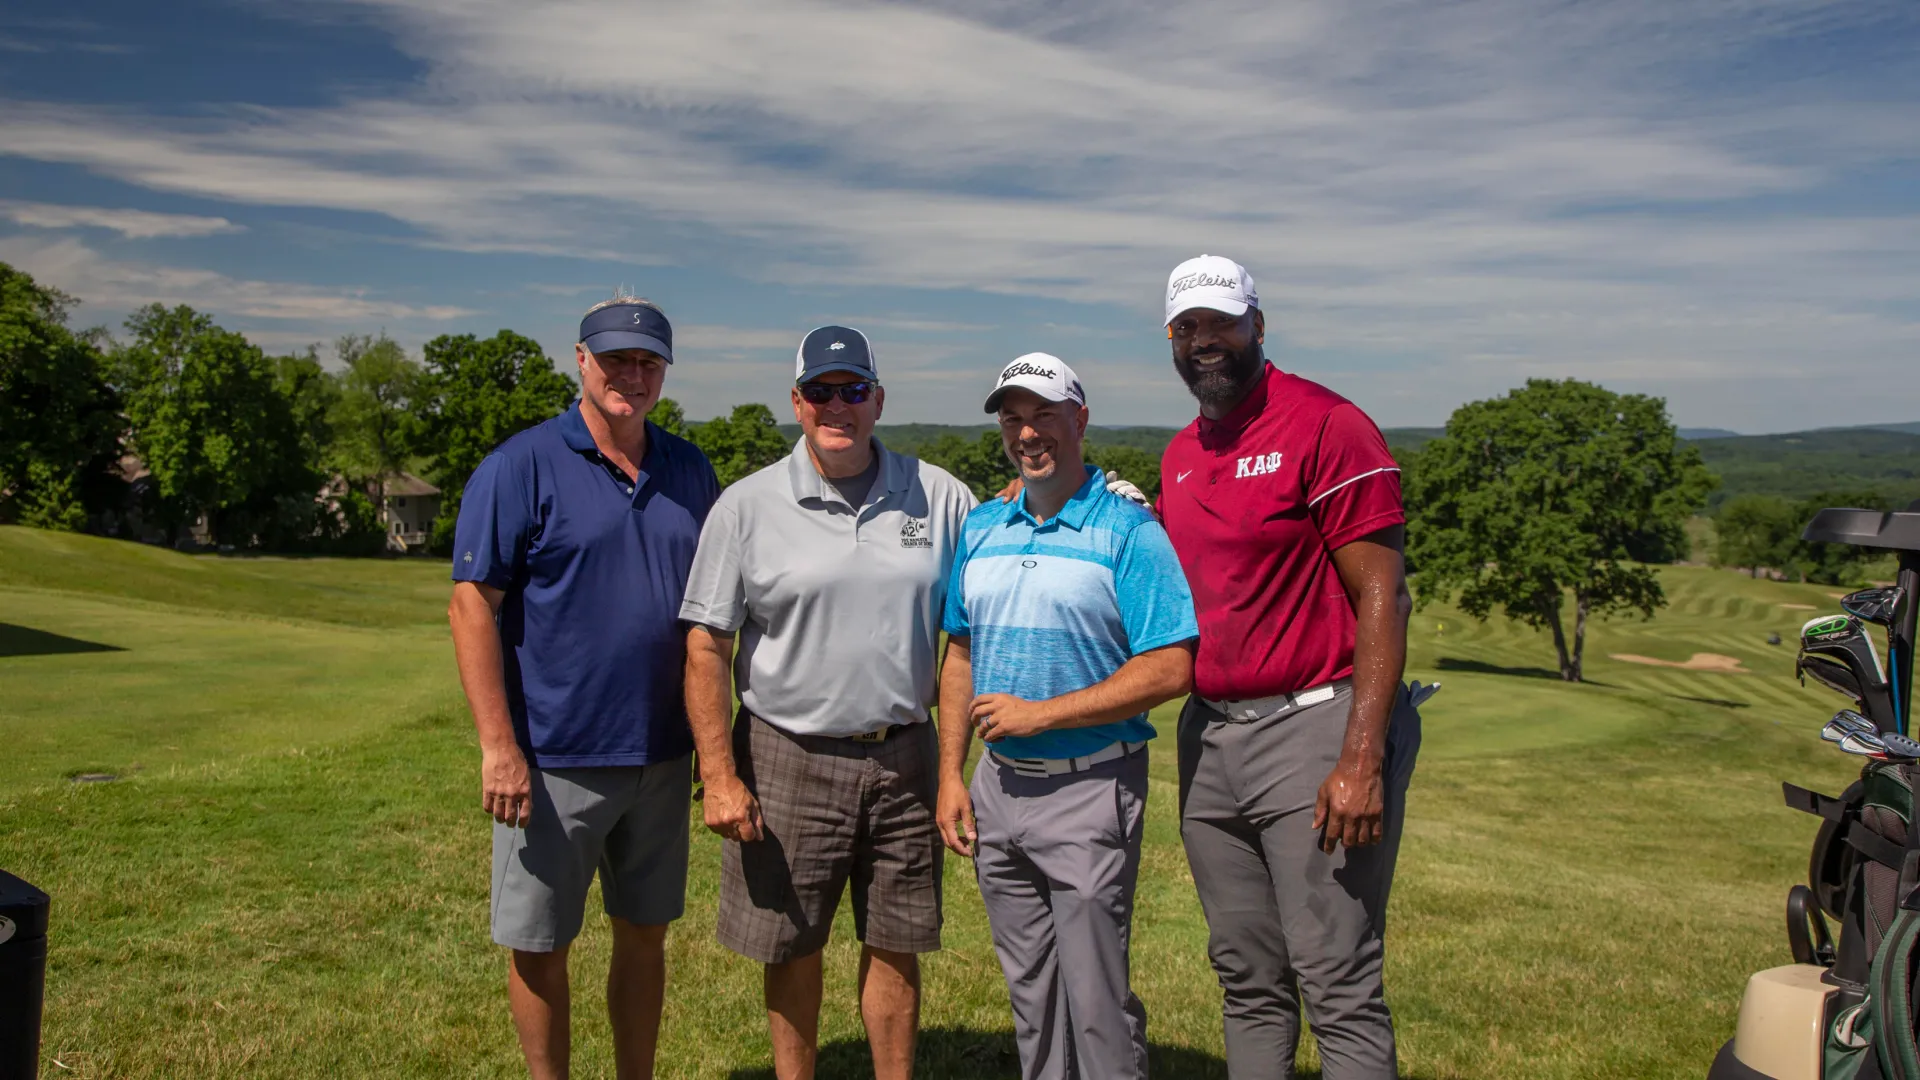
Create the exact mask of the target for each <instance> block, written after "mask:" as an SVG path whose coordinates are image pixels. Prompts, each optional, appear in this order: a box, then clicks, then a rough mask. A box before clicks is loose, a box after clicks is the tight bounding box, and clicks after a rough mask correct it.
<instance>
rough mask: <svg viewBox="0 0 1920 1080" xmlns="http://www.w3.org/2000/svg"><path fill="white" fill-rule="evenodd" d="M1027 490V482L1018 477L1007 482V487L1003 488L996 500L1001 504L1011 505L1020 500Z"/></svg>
mask: <svg viewBox="0 0 1920 1080" xmlns="http://www.w3.org/2000/svg"><path fill="white" fill-rule="evenodd" d="M1025 490H1027V485H1026V482H1025V481H1023V480H1021V479H1020V478H1019V477H1018V476H1016V477H1014V478H1013V479H1011V480H1009V481H1007V486H1006V487H1003V488H1001V489H1000V494H998V495H995V496H994V498H996V499H999V500H1000V501H1001V502H1004V503H1010V502H1012V501H1013V500H1015V499H1017V498H1019V497H1020V493H1021V492H1023V491H1025Z"/></svg>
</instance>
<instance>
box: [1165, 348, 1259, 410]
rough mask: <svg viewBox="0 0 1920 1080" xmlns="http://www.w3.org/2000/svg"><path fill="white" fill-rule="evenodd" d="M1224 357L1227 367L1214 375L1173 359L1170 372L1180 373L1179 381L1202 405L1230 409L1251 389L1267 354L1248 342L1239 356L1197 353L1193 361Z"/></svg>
mask: <svg viewBox="0 0 1920 1080" xmlns="http://www.w3.org/2000/svg"><path fill="white" fill-rule="evenodd" d="M1222 355H1224V356H1227V357H1228V362H1227V365H1226V366H1225V367H1223V368H1220V369H1219V370H1217V371H1206V372H1203V371H1200V370H1199V369H1197V368H1195V367H1194V366H1193V363H1192V361H1191V360H1182V359H1180V358H1179V357H1178V356H1176V357H1174V358H1173V369H1174V370H1175V371H1177V372H1179V373H1180V378H1181V381H1183V382H1185V383H1186V384H1187V390H1188V392H1190V393H1191V394H1193V396H1194V398H1195V399H1196V400H1197V401H1199V402H1200V404H1202V405H1231V404H1233V403H1235V402H1237V401H1239V400H1240V399H1241V398H1243V397H1245V396H1246V395H1247V391H1248V390H1251V389H1252V388H1253V383H1254V380H1255V379H1257V378H1259V376H1260V365H1261V364H1263V363H1265V362H1266V358H1267V357H1266V352H1265V351H1264V350H1263V349H1261V347H1260V343H1259V342H1257V341H1255V342H1250V343H1249V344H1248V345H1247V347H1246V349H1244V350H1243V351H1241V352H1239V353H1227V352H1226V351H1225V350H1223V349H1222V350H1214V351H1211V352H1206V353H1196V354H1194V356H1193V360H1211V359H1213V358H1214V357H1216V356H1222Z"/></svg>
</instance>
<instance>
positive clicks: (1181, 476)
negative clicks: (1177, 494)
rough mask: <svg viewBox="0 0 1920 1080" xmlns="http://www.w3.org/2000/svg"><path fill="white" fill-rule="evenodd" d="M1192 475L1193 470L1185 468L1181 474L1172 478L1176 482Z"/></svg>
mask: <svg viewBox="0 0 1920 1080" xmlns="http://www.w3.org/2000/svg"><path fill="white" fill-rule="evenodd" d="M1192 475H1193V470H1192V469H1188V470H1187V471H1186V472H1183V473H1181V474H1180V475H1179V476H1176V477H1174V478H1173V482H1174V483H1176V484H1178V483H1180V482H1181V481H1183V480H1185V479H1186V478H1187V477H1189V476H1192Z"/></svg>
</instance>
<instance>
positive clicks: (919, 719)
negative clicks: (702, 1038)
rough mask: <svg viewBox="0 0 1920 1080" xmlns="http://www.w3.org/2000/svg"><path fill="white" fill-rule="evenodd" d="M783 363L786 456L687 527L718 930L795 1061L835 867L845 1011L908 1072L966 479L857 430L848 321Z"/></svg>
mask: <svg viewBox="0 0 1920 1080" xmlns="http://www.w3.org/2000/svg"><path fill="white" fill-rule="evenodd" d="M796 369H797V370H796V378H795V386H794V389H793V413H794V418H795V419H797V420H799V422H800V427H801V429H802V431H803V433H804V434H803V435H802V437H801V439H800V441H799V443H797V444H796V445H795V446H794V449H793V454H792V456H790V457H789V458H787V459H786V460H785V461H781V462H779V463H777V464H774V465H770V466H768V467H767V468H765V469H762V470H760V471H759V472H757V473H754V474H753V475H751V476H749V477H747V478H746V479H744V480H741V481H740V482H738V483H736V484H734V485H733V486H732V487H730V488H728V489H727V490H726V491H725V492H723V493H722V494H721V496H720V500H719V502H718V503H716V504H715V505H714V508H713V510H712V511H711V513H710V514H709V515H708V517H707V523H706V526H705V528H704V529H703V530H702V531H701V534H700V548H699V551H698V553H697V554H696V555H695V556H694V562H693V570H692V573H691V575H690V578H689V580H688V582H687V591H686V599H685V601H684V602H683V603H682V605H681V608H680V617H681V618H682V619H683V620H685V621H687V622H688V623H690V624H692V629H691V630H690V632H689V633H688V636H687V650H688V653H687V710H688V717H689V720H690V721H691V723H692V726H693V735H694V742H695V744H696V745H697V747H698V748H699V752H700V774H701V778H702V780H703V781H704V782H705V784H706V795H705V798H704V800H703V804H704V808H705V816H706V822H707V826H708V827H709V828H711V829H713V830H714V831H715V832H718V833H719V834H720V835H722V836H724V837H726V839H727V844H726V852H725V856H724V860H723V863H722V868H721V875H722V876H721V894H720V940H721V942H722V943H723V944H725V945H726V946H727V947H728V948H730V949H733V950H734V951H735V952H738V953H740V954H741V955H743V956H746V957H748V958H749V959H753V960H758V961H760V962H761V963H763V964H765V965H766V1001H767V1019H768V1024H769V1026H770V1028H771V1031H772V1041H773V1056H774V1071H775V1073H776V1074H777V1075H778V1076H779V1077H781V1078H782V1080H794V1078H804V1077H811V1076H812V1075H813V1065H814V1058H815V1055H816V1053H817V1051H818V1035H819V1018H820V997H821V969H820V952H821V949H822V948H823V947H824V946H825V945H826V943H827V935H828V932H829V931H830V930H831V928H832V925H833V914H834V910H835V909H836V908H837V907H838V906H839V904H840V894H841V893H842V892H843V891H845V889H846V886H847V883H848V881H849V879H851V881H852V883H853V914H854V926H855V928H856V931H857V932H858V934H859V936H860V940H861V942H862V943H863V946H864V947H863V949H862V951H861V956H860V1005H861V1010H860V1011H861V1016H862V1018H863V1019H864V1020H865V1022H866V1028H867V1039H868V1042H869V1043H870V1044H871V1047H872V1051H873V1068H874V1075H875V1076H876V1078H877V1080H893V1078H905V1077H907V1076H909V1075H911V1074H912V1071H913V1048H914V1041H915V1037H916V1035H917V1032H918V1024H919V1007H920V968H919V961H918V956H917V954H919V953H922V952H931V951H933V950H935V949H937V948H939V947H940V868H941V850H942V849H941V842H940V834H939V831H938V829H937V828H936V827H935V825H934V820H933V810H934V801H935V796H936V783H937V779H938V775H937V765H938V750H937V748H936V746H935V739H934V733H933V727H932V725H931V724H930V723H928V709H929V707H930V706H931V705H933V703H934V701H935V698H936V694H935V651H936V649H937V647H938V644H939V633H940V618H941V612H942V609H943V607H944V605H945V601H946V587H947V576H948V572H949V570H950V569H951V567H952V564H953V553H954V547H955V545H956V543H957V542H958V539H959V535H960V529H961V525H962V523H963V522H964V521H965V519H966V516H967V513H968V511H970V510H972V509H973V506H974V498H973V493H972V492H970V491H969V490H968V489H967V487H966V485H965V484H962V483H961V482H960V481H958V480H956V479H954V478H953V477H952V476H951V475H949V474H948V473H947V472H945V471H944V470H942V469H939V468H937V467H935V466H932V465H928V464H926V463H925V462H922V461H919V460H917V459H915V458H911V457H907V456H905V455H902V454H896V453H893V452H891V451H889V450H888V449H887V448H886V447H884V446H882V445H881V444H880V441H879V440H878V439H875V438H874V437H873V427H874V424H875V423H876V422H877V421H878V420H879V419H880V410H881V406H882V405H883V404H884V402H885V400H886V396H885V392H884V391H882V390H881V388H880V385H879V378H878V374H877V372H876V370H875V367H874V362H873V350H872V346H871V345H870V344H869V343H868V341H867V338H866V335H864V334H862V333H860V332H859V331H858V330H852V329H848V328H846V327H839V326H823V327H820V328H819V329H817V330H814V331H813V332H812V333H810V334H808V335H807V336H806V339H805V340H804V341H803V342H802V343H801V345H800V350H799V356H798V360H797V364H796ZM736 635H737V636H738V639H739V641H738V648H737V650H736V648H735V637H736ZM729 664H731V673H732V678H733V680H734V682H733V686H730V685H729V683H728V678H729ZM734 686H737V688H738V690H739V694H740V703H741V707H740V711H739V714H738V716H737V717H733V718H732V721H733V722H732V730H731V733H729V731H728V722H729V714H730V713H731V711H732V710H731V708H730V703H731V694H730V691H731V690H732V689H733V687H734Z"/></svg>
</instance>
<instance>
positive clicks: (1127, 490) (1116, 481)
mask: <svg viewBox="0 0 1920 1080" xmlns="http://www.w3.org/2000/svg"><path fill="white" fill-rule="evenodd" d="M1107 490H1108V491H1111V492H1113V493H1114V494H1115V495H1118V496H1120V497H1121V498H1123V499H1131V500H1133V501H1134V502H1137V503H1139V504H1140V505H1141V506H1144V507H1146V508H1147V509H1148V510H1152V509H1153V504H1152V503H1150V502H1148V501H1147V493H1146V492H1144V491H1141V490H1140V489H1139V488H1138V487H1136V486H1135V485H1134V483H1133V481H1131V480H1125V479H1122V478H1121V476H1120V474H1119V473H1117V472H1114V471H1113V470H1112V469H1108V470H1107ZM1154 516H1155V517H1158V516H1159V515H1158V514H1155V515H1154Z"/></svg>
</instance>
